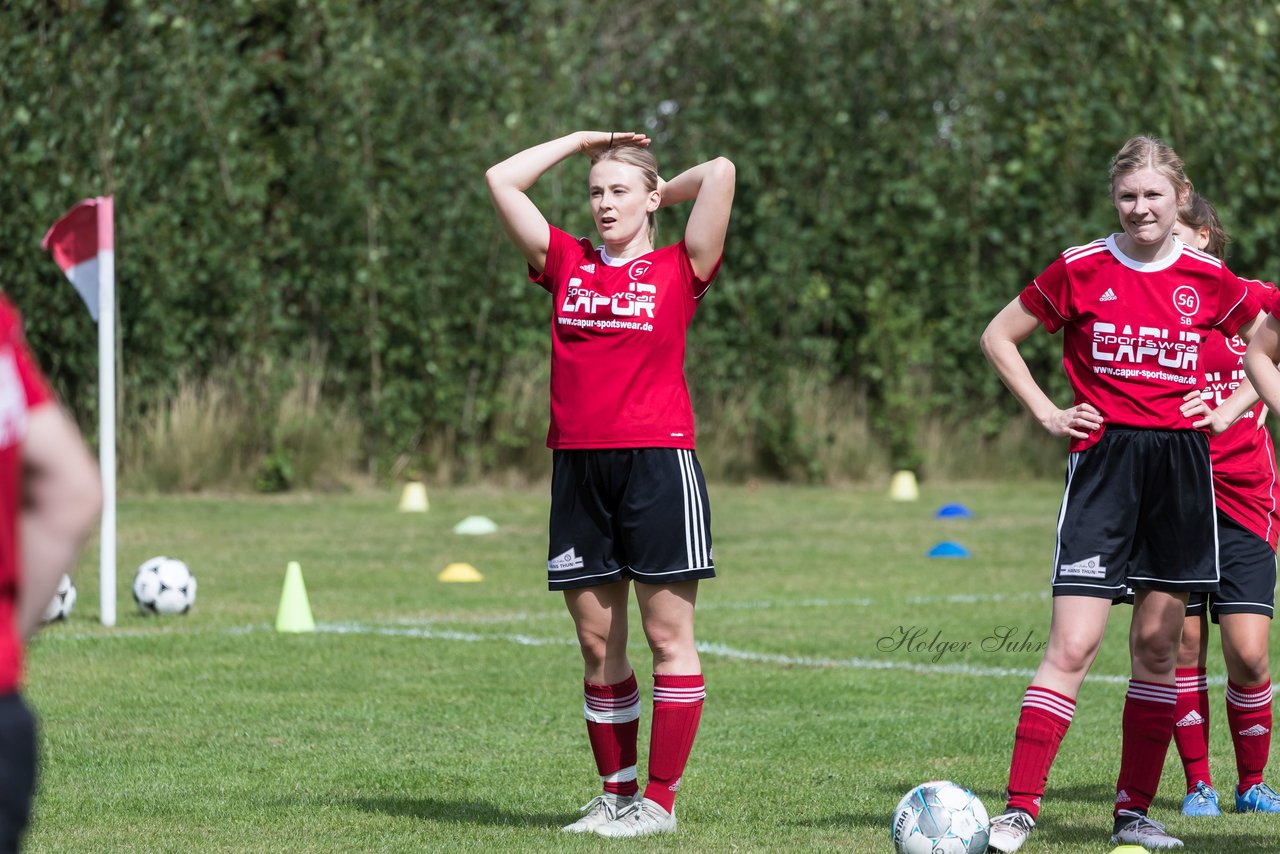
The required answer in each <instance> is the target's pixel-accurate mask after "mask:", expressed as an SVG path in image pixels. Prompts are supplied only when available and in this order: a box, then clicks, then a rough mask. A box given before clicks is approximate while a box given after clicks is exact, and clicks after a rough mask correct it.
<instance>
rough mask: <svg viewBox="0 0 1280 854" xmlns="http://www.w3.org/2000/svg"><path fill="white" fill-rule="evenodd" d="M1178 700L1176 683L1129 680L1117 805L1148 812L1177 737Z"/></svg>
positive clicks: (1121, 744) (1116, 808) (1117, 785)
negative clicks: (1175, 709) (1166, 683)
mask: <svg viewBox="0 0 1280 854" xmlns="http://www.w3.org/2000/svg"><path fill="white" fill-rule="evenodd" d="M1177 702H1178V689H1177V687H1176V686H1174V685H1162V684H1160V683H1158V682H1142V681H1139V680H1137V679H1130V680H1129V692H1128V694H1127V695H1126V696H1125V700H1124V723H1123V740H1122V741H1121V743H1120V776H1119V777H1118V778H1117V779H1116V805H1115V810H1116V811H1117V812H1118V811H1119V810H1122V809H1127V810H1139V811H1141V812H1143V813H1145V812H1146V811H1147V810H1148V809H1149V808H1150V807H1151V801H1152V800H1153V799H1154V798H1155V796H1156V789H1157V788H1159V786H1160V773H1161V772H1162V771H1163V770H1164V757H1165V754H1167V753H1168V752H1169V741H1170V739H1172V738H1173V711H1174V708H1175V707H1176V705H1177Z"/></svg>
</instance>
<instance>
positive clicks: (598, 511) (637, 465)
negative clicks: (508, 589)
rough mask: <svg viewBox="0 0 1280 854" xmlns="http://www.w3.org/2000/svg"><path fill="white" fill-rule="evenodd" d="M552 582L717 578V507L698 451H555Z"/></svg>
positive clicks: (564, 585)
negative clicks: (711, 500) (714, 535)
mask: <svg viewBox="0 0 1280 854" xmlns="http://www.w3.org/2000/svg"><path fill="white" fill-rule="evenodd" d="M550 528H551V542H550V547H549V548H548V549H547V585H548V587H550V589H552V590H572V589H574V588H577V587H594V586H595V585H598V584H611V583H613V582H615V581H620V580H622V579H624V578H632V579H635V580H636V581H641V582H644V583H646V584H673V583H675V582H679V581H693V580H695V579H700V578H714V577H715V574H716V571H715V565H714V564H713V563H712V560H711V506H710V504H709V503H708V501H707V484H706V481H705V480H704V479H703V477H702V468H701V467H700V466H699V465H698V458H697V457H696V456H695V455H694V453H693V451H687V450H683V449H679V448H624V449H600V450H581V451H579V450H573V451H555V452H554V453H553V455H552V468H551V525H550Z"/></svg>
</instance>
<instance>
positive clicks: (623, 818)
mask: <svg viewBox="0 0 1280 854" xmlns="http://www.w3.org/2000/svg"><path fill="white" fill-rule="evenodd" d="M675 829H676V817H675V815H674V814H673V813H669V812H667V811H666V810H664V809H663V808H662V807H660V806H658V805H657V804H656V803H655V802H653V801H651V800H649V799H648V798H644V797H637V798H636V799H635V800H634V801H632V802H631V803H630V804H628V805H627V806H626V807H624V808H623V810H622V812H620V813H618V817H617V818H615V819H614V820H613V821H611V822H609V823H608V824H602V825H600V826H599V827H597V828H596V833H598V834H599V835H601V836H608V837H611V838H616V837H624V836H649V835H650V834H653V833H670V832H671V831H673V830H675Z"/></svg>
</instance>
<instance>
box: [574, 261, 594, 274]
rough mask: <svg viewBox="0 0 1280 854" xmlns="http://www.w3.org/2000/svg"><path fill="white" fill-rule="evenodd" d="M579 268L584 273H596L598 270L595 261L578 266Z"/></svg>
mask: <svg viewBox="0 0 1280 854" xmlns="http://www.w3.org/2000/svg"><path fill="white" fill-rule="evenodd" d="M578 269H579V270H581V271H582V272H584V273H594V272H595V271H596V265H595V263H594V262H592V263H590V264H582V265H580V266H579V267H578Z"/></svg>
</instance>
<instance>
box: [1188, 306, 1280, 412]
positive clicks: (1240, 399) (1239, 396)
mask: <svg viewBox="0 0 1280 854" xmlns="http://www.w3.org/2000/svg"><path fill="white" fill-rule="evenodd" d="M1265 317H1266V314H1265V313H1264V312H1259V313H1258V316H1257V317H1255V318H1254V319H1253V320H1251V321H1249V322H1248V323H1246V324H1245V325H1244V326H1242V327H1241V328H1240V332H1239V335H1240V337H1241V338H1243V339H1244V340H1245V341H1249V340H1250V339H1251V338H1252V337H1253V336H1254V335H1255V334H1256V333H1257V330H1258V329H1259V328H1260V327H1261V326H1262V322H1263V319H1264V318H1265ZM1258 397H1259V396H1258V391H1257V389H1255V388H1254V387H1253V383H1251V382H1249V379H1248V377H1246V378H1245V379H1243V380H1241V382H1240V384H1239V385H1237V386H1236V388H1235V390H1234V391H1233V392H1231V394H1230V395H1229V396H1228V397H1227V399H1226V400H1224V401H1222V403H1221V404H1219V405H1218V406H1217V407H1216V408H1211V407H1210V406H1209V404H1208V402H1207V401H1206V400H1205V399H1204V398H1203V397H1202V396H1201V394H1200V390H1199V389H1193V390H1191V391H1189V392H1187V393H1186V395H1185V396H1184V397H1183V398H1182V400H1183V404H1182V415H1183V417H1185V418H1195V417H1196V416H1197V415H1199V416H1202V417H1201V418H1199V420H1196V421H1193V422H1191V426H1192V427H1195V428H1197V429H1199V428H1201V427H1208V428H1209V430H1210V431H1212V433H1213V435H1215V436H1217V435H1219V434H1221V433H1223V432H1225V431H1226V429H1227V428H1228V427H1230V426H1231V425H1232V424H1234V423H1236V421H1238V420H1239V419H1240V416H1241V415H1244V414H1245V413H1246V412H1248V411H1249V410H1250V409H1252V408H1253V405H1254V404H1255V403H1257V402H1258ZM1262 416H1263V418H1265V417H1266V410H1263V413H1262ZM1256 426H1258V427H1261V426H1262V419H1261V418H1260V419H1259V420H1258V424H1257V425H1256Z"/></svg>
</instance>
